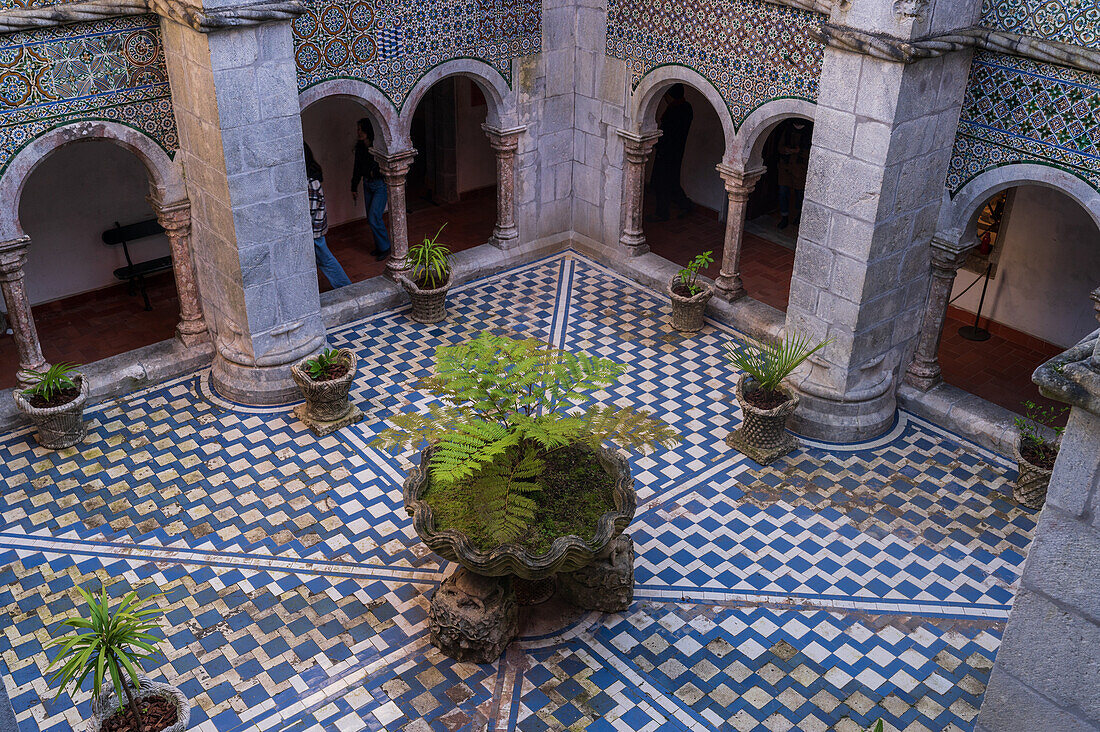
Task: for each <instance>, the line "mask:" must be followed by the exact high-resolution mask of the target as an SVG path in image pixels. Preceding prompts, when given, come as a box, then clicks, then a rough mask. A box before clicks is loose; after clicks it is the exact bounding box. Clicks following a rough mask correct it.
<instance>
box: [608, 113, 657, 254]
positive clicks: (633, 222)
mask: <svg viewBox="0 0 1100 732" xmlns="http://www.w3.org/2000/svg"><path fill="white" fill-rule="evenodd" d="M618 134H619V137H621V138H623V144H624V145H625V146H626V148H625V150H626V153H625V158H624V160H623V232H622V236H620V237H619V243H620V244H622V245H623V246H624V247H626V249H627V252H628V253H629V254H630V256H632V257H638V256H641V255H643V254H645V253H646V252H648V251H649V247H648V246H647V245H646V243H645V230H644V229H643V228H642V224H643V221H644V218H643V213H642V204H643V203H644V200H645V166H646V161H647V160H649V154H650V153H651V152H653V147H654V146H655V145H656V144H657V138H659V137H660V136H661V133H660V132H656V133H650V134H643V135H637V134H634V133H633V132H628V131H626V130H619V131H618Z"/></svg>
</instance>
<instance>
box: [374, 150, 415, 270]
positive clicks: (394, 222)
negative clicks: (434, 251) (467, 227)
mask: <svg viewBox="0 0 1100 732" xmlns="http://www.w3.org/2000/svg"><path fill="white" fill-rule="evenodd" d="M371 154H372V155H374V157H375V159H376V160H377V161H378V167H379V168H380V169H381V170H382V177H383V178H385V179H386V190H387V191H388V193H389V201H390V241H391V249H390V258H389V259H387V260H386V276H387V277H389V278H390V279H393V280H396V279H397V278H398V276H399V275H402V274H404V273H406V272H408V271H409V220H408V211H407V210H406V207H405V180H406V178H408V176H409V168H411V167H412V164H413V160H415V159H416V150H413V149H411V148H410V149H408V150H401V151H400V152H395V153H392V154H389V155H386V154H383V153H381V152H378V151H377V150H374V149H373V148H372V149H371Z"/></svg>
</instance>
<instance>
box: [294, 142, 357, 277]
mask: <svg viewBox="0 0 1100 732" xmlns="http://www.w3.org/2000/svg"><path fill="white" fill-rule="evenodd" d="M305 148H306V178H307V179H308V182H309V218H310V220H311V221H312V222H313V254H314V255H315V256H316V257H317V268H318V269H319V270H321V273H322V274H323V275H324V276H325V279H327V280H328V283H329V285H331V286H332V287H333V289H335V288H337V287H343V286H345V285H350V284H351V280H349V279H348V276H347V275H346V274H345V273H344V268H343V267H341V266H340V263H339V262H337V261H336V257H334V256H332V252H330V251H329V249H328V244H326V243H325V234H327V233H328V211H326V210H325V192H324V190H323V189H322V188H321V181H323V180H324V179H325V174H324V172H323V171H322V170H321V165H320V164H319V163H318V162H317V159H316V158H314V157H313V151H312V150H310V149H309V145H306V146H305Z"/></svg>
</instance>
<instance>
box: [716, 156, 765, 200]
mask: <svg viewBox="0 0 1100 732" xmlns="http://www.w3.org/2000/svg"><path fill="white" fill-rule="evenodd" d="M714 167H715V170H717V171H718V175H720V176H722V181H723V182H724V183H725V184H726V193H728V194H730V196H731V197H732V196H746V197H747V196H748V195H749V194H750V193H752V191H753V189H754V188H756V184H757V182H759V180H760V178H761V176H763V175H764V173H765V172H766V171H767V168H765V167H764V166H760V167H759V168H751V169H749V170H745V169H743V168H740V167H738V166H735V165H730V164H729V163H718V165H716V166H714Z"/></svg>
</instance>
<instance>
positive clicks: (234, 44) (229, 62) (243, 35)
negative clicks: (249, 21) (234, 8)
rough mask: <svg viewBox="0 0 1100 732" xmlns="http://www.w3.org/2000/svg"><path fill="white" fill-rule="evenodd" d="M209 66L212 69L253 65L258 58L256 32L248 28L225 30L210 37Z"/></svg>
mask: <svg viewBox="0 0 1100 732" xmlns="http://www.w3.org/2000/svg"><path fill="white" fill-rule="evenodd" d="M210 45H211V51H212V52H213V53H212V54H211V56H210V67H211V68H212V69H213V70H214V71H222V70H224V69H238V68H245V67H251V66H253V65H254V64H255V63H256V62H257V61H258V60H259V59H260V46H259V44H258V42H257V34H256V33H253V32H251V31H250V30H244V29H242V30H226V31H224V32H223V33H218V34H215V35H214V36H213V37H212V39H211V44H210Z"/></svg>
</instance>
